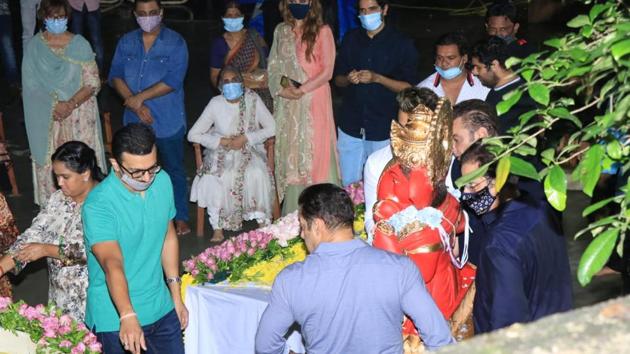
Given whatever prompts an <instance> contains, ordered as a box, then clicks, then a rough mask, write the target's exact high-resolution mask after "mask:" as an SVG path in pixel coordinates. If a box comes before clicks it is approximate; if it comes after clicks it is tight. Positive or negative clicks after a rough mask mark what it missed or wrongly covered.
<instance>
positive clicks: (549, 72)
mask: <svg viewBox="0 0 630 354" xmlns="http://www.w3.org/2000/svg"><path fill="white" fill-rule="evenodd" d="M557 73H558V72H557V71H556V70H555V69H553V68H544V69H543V70H542V71H541V72H540V76H542V78H543V79H545V80H550V79H552V78H553V77H554V76H556V74H557ZM528 81H529V80H528Z"/></svg>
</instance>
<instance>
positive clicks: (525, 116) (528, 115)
mask: <svg viewBox="0 0 630 354" xmlns="http://www.w3.org/2000/svg"><path fill="white" fill-rule="evenodd" d="M537 113H538V112H537V111H529V112H526V113H523V114H521V115H520V117H518V120H519V122H520V123H521V124H526V123H527V122H529V120H530V119H532V117H533V116H535V115H536V114H537Z"/></svg>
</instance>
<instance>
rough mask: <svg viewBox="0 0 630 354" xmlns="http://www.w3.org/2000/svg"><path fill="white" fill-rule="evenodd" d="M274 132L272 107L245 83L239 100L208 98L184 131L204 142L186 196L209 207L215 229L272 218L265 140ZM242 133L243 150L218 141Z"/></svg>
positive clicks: (192, 139) (267, 220)
mask: <svg viewBox="0 0 630 354" xmlns="http://www.w3.org/2000/svg"><path fill="white" fill-rule="evenodd" d="M274 133H275V122H274V120H273V117H272V116H271V113H269V111H268V110H267V108H266V107H265V104H264V102H263V101H262V99H261V98H260V97H259V96H258V95H257V94H256V93H255V92H254V91H251V90H249V89H246V90H245V94H244V97H243V98H241V101H240V102H238V103H230V102H228V101H227V100H226V99H225V97H223V96H222V95H221V96H216V97H214V98H212V100H210V103H208V105H207V106H206V108H205V109H204V111H203V113H202V114H201V116H200V117H199V119H198V120H197V122H196V123H195V125H193V127H192V128H191V129H190V131H189V132H188V140H190V141H191V142H194V143H199V144H201V145H202V146H203V147H204V148H205V150H204V163H203V168H202V169H201V171H197V176H196V177H195V179H194V181H193V185H192V190H191V195H190V200H191V201H193V202H196V203H198V204H199V206H201V207H204V208H207V211H208V215H209V217H210V224H211V225H212V227H213V228H214V229H215V230H216V229H227V230H234V231H235V230H240V229H241V228H242V222H243V220H257V221H258V222H259V223H260V224H267V223H269V221H270V220H271V210H272V203H273V199H274V198H275V191H274V188H273V182H272V179H273V177H272V174H271V171H270V170H269V169H268V167H267V156H266V152H265V149H264V147H263V142H264V141H265V140H267V139H268V138H270V137H272V136H273V135H274ZM240 134H245V136H246V137H247V143H246V144H245V146H244V147H243V148H242V149H241V150H231V149H229V148H226V147H223V146H221V145H220V141H221V138H224V137H232V136H237V135H240Z"/></svg>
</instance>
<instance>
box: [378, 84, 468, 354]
mask: <svg viewBox="0 0 630 354" xmlns="http://www.w3.org/2000/svg"><path fill="white" fill-rule="evenodd" d="M423 90H426V89H418V88H409V89H405V90H403V91H402V92H401V93H400V94H399V95H398V97H397V99H398V102H399V105H400V112H399V119H398V121H392V126H391V150H392V155H393V158H392V159H391V160H390V162H389V163H388V164H387V165H386V167H385V169H384V171H383V173H382V174H381V176H380V179H379V182H378V187H377V200H378V201H377V202H376V204H375V205H374V209H373V212H374V221H375V223H376V227H375V232H374V242H373V246H374V247H378V248H381V249H384V250H387V251H390V252H394V253H397V254H401V255H406V256H408V257H409V258H410V259H411V260H412V261H413V262H414V263H415V264H416V266H417V267H418V269H419V270H420V272H421V273H422V278H423V280H424V282H425V285H426V287H427V290H428V291H429V293H430V294H431V296H432V297H433V300H434V301H435V303H436V304H437V306H438V308H439V309H440V311H441V312H442V314H443V315H444V317H445V318H446V319H447V320H448V321H449V322H450V325H451V329H452V333H453V335H454V336H455V338H456V339H460V340H461V339H463V338H466V337H469V336H471V335H472V332H473V329H472V300H473V298H474V278H475V269H474V267H473V266H472V265H470V264H468V263H467V240H468V232H469V228H468V222H467V220H468V217H467V215H466V213H465V212H464V211H463V210H462V209H461V208H460V205H459V202H458V199H457V197H456V194H457V193H458V192H457V191H455V190H453V189H449V188H447V186H446V184H445V179H446V176H447V174H448V170H449V167H450V164H451V159H452V155H451V135H452V132H451V129H452V120H453V111H452V109H451V105H450V103H449V101H448V99H443V98H442V99H439V98H437V96H433V97H432V96H431V95H428V94H427V93H426V92H424V91H423ZM460 233H461V234H464V235H465V237H464V239H465V240H466V241H465V242H464V245H463V247H462V250H461V252H460V251H459V248H460V247H459V246H458V244H457V235H458V234H460ZM471 289H472V290H471ZM403 335H404V336H405V338H406V340H405V341H406V343H405V345H407V344H408V343H407V341H408V340H409V339H412V338H414V337H415V338H417V331H416V329H415V327H414V326H413V323H411V321H410V320H408V319H407V320H405V322H404V323H403ZM418 341H419V339H418ZM412 342H413V340H412Z"/></svg>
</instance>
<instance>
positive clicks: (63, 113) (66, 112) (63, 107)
mask: <svg viewBox="0 0 630 354" xmlns="http://www.w3.org/2000/svg"><path fill="white" fill-rule="evenodd" d="M72 111H74V104H72V103H70V102H68V101H59V102H57V104H56V105H55V108H54V109H53V119H55V120H56V121H58V122H60V121H62V120H64V119H66V118H68V116H70V114H72Z"/></svg>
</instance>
